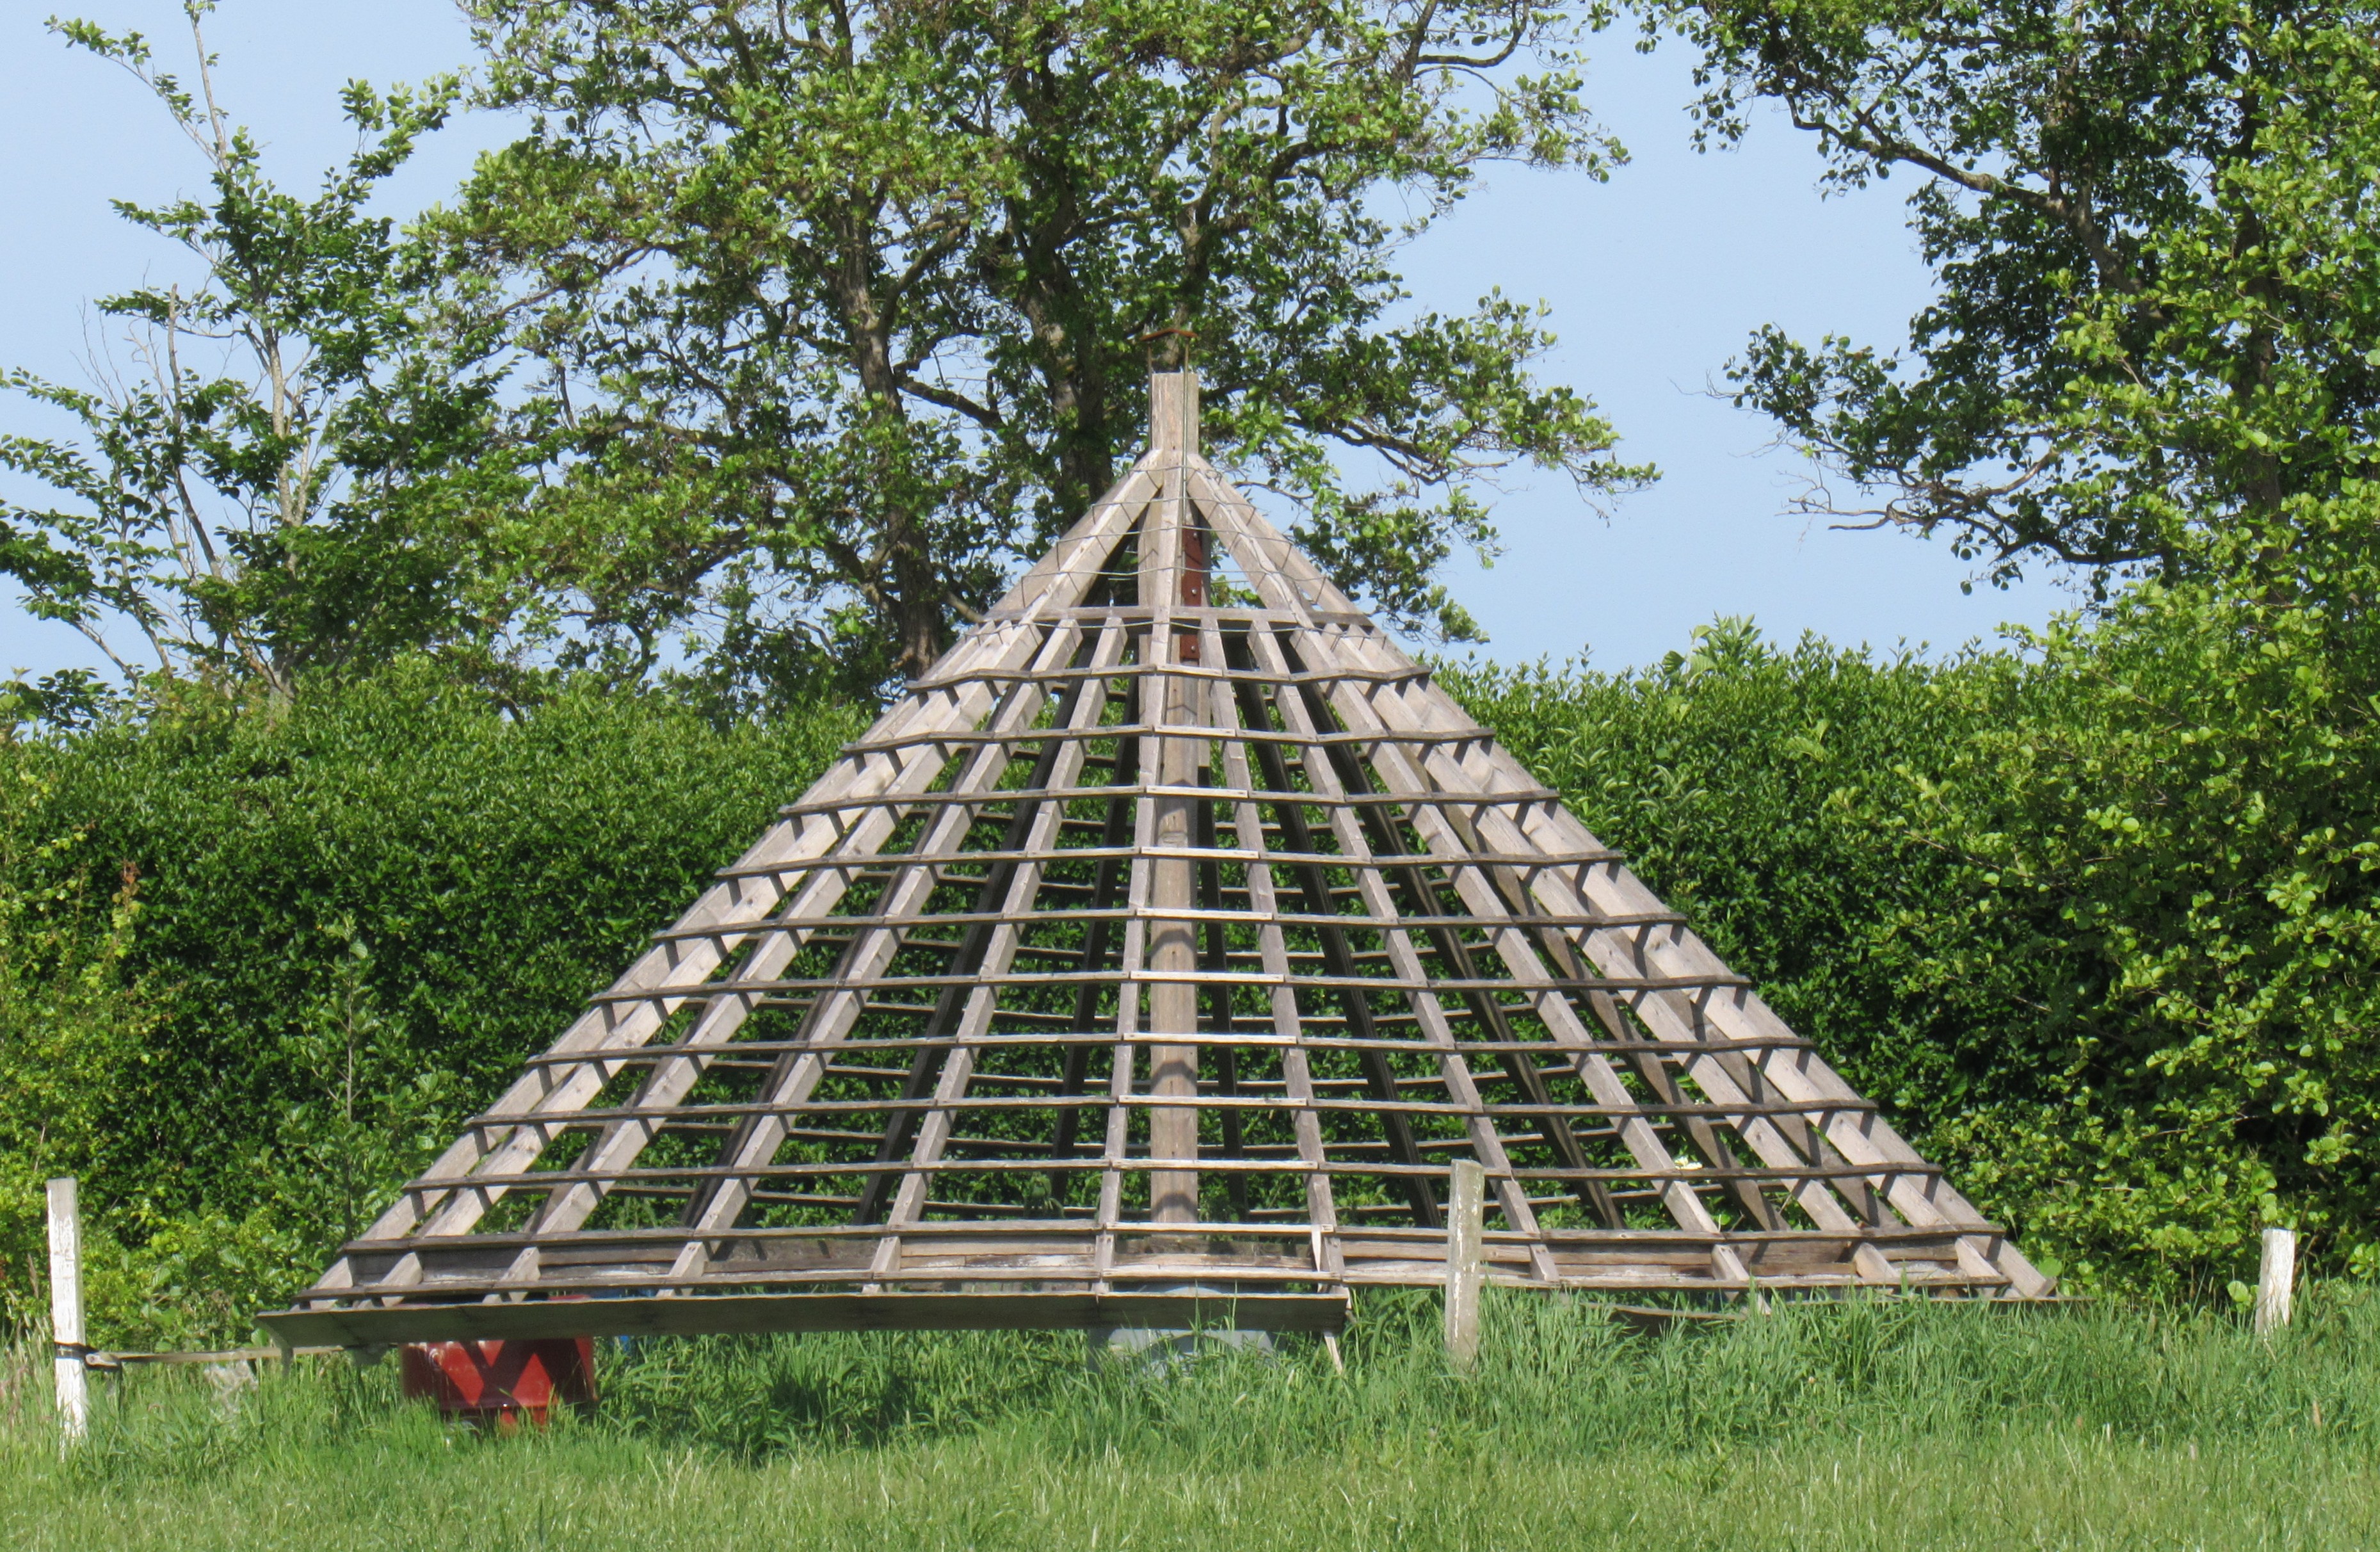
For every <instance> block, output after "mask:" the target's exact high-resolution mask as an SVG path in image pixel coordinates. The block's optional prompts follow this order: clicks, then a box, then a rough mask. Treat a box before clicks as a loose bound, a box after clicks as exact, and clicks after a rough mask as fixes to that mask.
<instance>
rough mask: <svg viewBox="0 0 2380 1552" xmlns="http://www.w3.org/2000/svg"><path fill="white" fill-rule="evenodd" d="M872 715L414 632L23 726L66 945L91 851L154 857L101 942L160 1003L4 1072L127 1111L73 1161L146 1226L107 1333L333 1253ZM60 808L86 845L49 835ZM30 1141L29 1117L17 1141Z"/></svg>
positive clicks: (87, 921)
mask: <svg viewBox="0 0 2380 1552" xmlns="http://www.w3.org/2000/svg"><path fill="white" fill-rule="evenodd" d="M854 731H856V725H855V721H854V719H853V718H852V717H851V716H850V715H846V714H845V713H844V712H843V711H842V710H840V709H838V708H835V707H832V706H823V707H820V708H817V709H816V710H814V711H813V712H812V714H811V715H808V716H807V717H805V718H801V719H798V720H791V721H788V722H785V723H783V724H781V725H779V726H778V727H774V728H771V729H769V730H761V729H758V728H753V727H735V728H731V729H727V730H721V729H719V728H717V727H714V726H713V725H711V724H710V723H707V722H705V721H703V720H702V719H701V718H699V717H698V716H697V715H694V714H693V713H691V712H689V711H686V710H685V709H684V708H682V707H680V706H678V705H676V704H675V703H668V702H664V701H662V700H660V699H657V698H650V697H637V696H621V695H616V694H604V693H601V692H599V691H596V690H587V691H584V692H565V693H564V694H562V695H560V696H559V697H558V698H557V699H556V700H555V701H554V702H553V703H552V704H551V705H548V706H546V707H544V708H543V709H541V710H540V712H539V713H537V714H536V715H533V716H529V717H527V718H523V719H514V718H509V717H506V716H505V715H502V714H500V713H498V712H495V711H493V710H491V709H489V708H488V707H486V706H485V705H484V704H483V703H480V702H479V701H477V700H476V699H475V698H473V697H472V696H470V695H469V694H468V693H465V692H462V691H456V690H449V689H446V688H443V685H442V683H441V680H440V678H439V676H438V674H437V671H436V670H435V669H434V668H433V667H432V666H431V665H428V664H426V663H421V662H413V663H410V664H407V665H405V666H401V667H400V669H399V670H398V671H396V672H395V673H393V674H391V675H388V676H384V677H383V678H376V679H372V680H367V681H363V682H360V683H358V684H356V685H353V686H350V687H346V688H344V689H342V688H336V687H333V686H328V685H324V686H319V687H315V688H312V689H305V690H301V692H300V693H299V695H298V696H297V698H296V700H295V701H294V702H292V703H278V702H274V701H272V700H261V701H256V702H235V701H228V700H224V699H221V698H217V697H213V696H209V695H203V694H200V693H197V692H190V693H187V694H182V695H177V696H176V697H175V698H172V699H169V700H167V701H165V702H164V703H158V704H155V705H153V706H152V707H151V708H150V709H149V714H148V715H147V717H146V718H145V719H144V720H140V721H116V722H111V723H108V724H105V725H103V726H102V727H98V728H96V729H93V730H91V731H90V732H87V733H84V734H81V735H79V736H76V737H74V738H72V739H66V740H62V741H56V742H52V743H45V744H31V745H19V746H17V747H15V748H13V749H8V750H5V751H0V774H5V775H6V777H7V779H9V780H12V781H21V782H26V783H30V784H31V785H30V786H29V788H27V790H28V791H29V792H30V793H32V794H33V796H31V797H29V798H27V799H25V800H23V801H22V802H21V803H20V805H19V808H18V812H17V813H14V814H12V815H11V822H10V824H9V825H7V827H6V830H5V832H0V834H5V836H6V844H8V845H10V846H12V847H16V848H18V856H17V858H16V860H15V861H14V862H12V865H11V867H10V869H9V874H8V880H9V886H11V887H14V888H17V889H18V890H20V891H23V892H24V893H25V895H26V896H27V897H28V898H33V899H36V900H45V899H48V898H52V897H53V896H55V895H57V894H58V892H59V891H62V890H63V891H67V894H66V895H63V896H59V897H58V898H60V901H61V903H60V904H58V905H56V906H54V907H49V908H46V909H48V910H50V911H51V913H52V914H53V915H55V916H56V917H58V919H59V922H60V925H59V926H58V928H57V932H58V933H59V935H61V941H62V942H70V943H73V944H76V945H79V947H75V948H74V950H73V952H75V953H77V954H79V955H81V956H83V958H82V959H79V960H71V961H69V963H70V965H71V964H84V965H88V964H93V963H96V962H97V960H96V959H95V958H94V957H95V956H98V955H99V954H100V953H101V952H102V950H101V948H100V947H93V945H94V944H100V943H103V942H106V941H112V940H105V939H104V938H103V930H104V927H105V923H106V922H107V920H108V917H107V915H106V910H105V909H103V906H102V904H101V901H100V900H99V899H92V898H88V897H89V896H90V895H91V890H89V889H87V888H83V886H81V885H79V883H78V882H77V881H78V879H79V876H80V875H79V874H78V873H76V872H75V869H76V868H77V867H88V868H91V869H93V870H96V871H97V873H98V874H99V875H100V876H102V877H104V878H107V879H111V880H112V879H115V877H117V876H118V875H119V874H120V875H121V876H122V877H123V878H125V879H127V880H128V881H129V880H138V881H139V883H140V892H139V897H138V907H139V920H138V923H137V926H132V925H128V926H127V928H126V929H124V930H125V931H126V932H127V933H128V937H126V938H123V939H122V940H121V941H120V942H118V943H117V944H116V946H115V947H111V948H108V949H106V952H107V953H108V954H110V955H112V956H113V958H112V959H109V960H108V961H107V962H108V963H109V964H110V965H114V966H116V967H118V968H117V969H115V970H114V971H111V973H113V974H116V975H118V976H119V977H120V979H121V980H122V983H123V984H124V985H126V986H134V987H138V988H139V989H140V998H139V999H138V1001H137V1003H136V1004H135V1006H137V1007H138V1008H139V1009H140V1021H139V1023H138V1024H137V1025H136V1026H133V1027H131V1028H129V1029H128V1030H126V1031H125V1032H124V1033H122V1034H120V1035H117V1036H114V1037H112V1038H114V1039H115V1042H116V1043H115V1044H114V1045H108V1046H106V1048H105V1049H106V1051H107V1052H109V1053H114V1054H111V1055H109V1056H108V1057H107V1058H106V1061H105V1063H104V1065H103V1069H102V1068H98V1067H92V1066H91V1063H92V1062H96V1061H98V1060H99V1058H98V1057H91V1058H88V1059H86V1060H85V1061H84V1065H83V1066H82V1067H76V1068H70V1067H66V1066H57V1067H55V1069H53V1067H52V1066H50V1065H48V1064H47V1060H46V1058H44V1059H43V1060H42V1061H35V1062H33V1063H31V1064H30V1067H29V1068H27V1069H25V1071H24V1073H23V1075H22V1076H18V1077H10V1076H9V1075H8V1074H0V1081H7V1082H42V1083H53V1082H54V1083H56V1084H58V1085H62V1086H70V1088H71V1099H72V1106H81V1107H83V1109H81V1110H75V1109H73V1107H72V1106H67V1108H66V1109H64V1110H62V1112H61V1113H62V1114H85V1113H87V1114H89V1115H91V1116H92V1117H94V1118H100V1119H98V1120H97V1121H95V1122H94V1124H92V1125H91V1126H89V1127H87V1128H86V1129H85V1132H83V1133H78V1135H79V1136H84V1137H85V1141H83V1142H82V1143H79V1144H78V1152H77V1154H76V1155H73V1156H72V1164H73V1167H75V1168H76V1170H77V1172H79V1173H81V1174H83V1175H84V1177H85V1179H86V1187H85V1190H86V1194H87V1200H89V1201H90V1202H91V1204H92V1211H93V1215H94V1217H95V1219H96V1222H97V1226H98V1228H99V1229H100V1230H101V1231H102V1232H103V1233H104V1234H107V1235H112V1236H114V1237H115V1240H118V1241H120V1242H121V1243H122V1244H123V1245H125V1246H127V1247H130V1248H129V1249H128V1250H127V1251H126V1252H125V1255H126V1256H127V1257H128V1258H129V1259H127V1260H125V1261H123V1262H122V1263H121V1265H119V1266H117V1267H116V1269H115V1270H114V1271H103V1272H101V1273H98V1274H95V1279H98V1280H102V1281H104V1279H106V1278H115V1283H113V1284H110V1285H109V1286H111V1287H120V1289H121V1290H122V1297H121V1298H120V1299H116V1298H115V1296H114V1295H112V1294H108V1293H107V1292H106V1291H105V1289H102V1290H101V1291H100V1292H99V1293H96V1294H95V1298H97V1299H98V1300H99V1303H100V1314H99V1315H98V1316H95V1319H99V1320H101V1322H102V1324H101V1326H100V1329H101V1330H102V1332H103V1335H102V1337H101V1339H102V1340H120V1339H124V1338H122V1336H121V1335H119V1333H121V1332H122V1331H124V1330H125V1329H126V1326H125V1325H124V1324H123V1323H125V1322H138V1323H144V1324H141V1325H140V1326H138V1327H137V1328H138V1329H150V1330H154V1329H161V1328H164V1327H167V1326H170V1327H173V1328H175V1329H176V1330H178V1331H183V1332H186V1333H190V1332H203V1333H209V1334H212V1335H214V1336H216V1337H228V1338H234V1339H239V1338H245V1336H246V1314H247V1312H249V1311H250V1310H253V1309H255V1308H257V1307H260V1306H261V1305H264V1304H267V1303H270V1302H272V1301H275V1300H277V1299H280V1298H283V1297H285V1296H286V1294H287V1293H288V1292H289V1291H290V1290H291V1289H293V1288H294V1287H297V1286H302V1285H303V1283H304V1282H306V1281H309V1280H310V1279H311V1277H313V1275H314V1274H315V1273H316V1272H318V1271H319V1270H320V1269H321V1265H322V1261H323V1259H324V1255H325V1252H326V1250H327V1248H328V1247H329V1246H330V1245H332V1244H334V1243H335V1242H336V1240H338V1239H339V1238H341V1237H343V1235H344V1234H345V1233H346V1232H347V1231H348V1230H349V1229H350V1228H352V1227H354V1226H356V1225H357V1224H358V1223H360V1222H366V1221H369V1219H370V1216H374V1215H375V1214H376V1212H377V1210H378V1207H379V1206H380V1204H382V1202H383V1200H384V1198H385V1196H386V1193H387V1192H388V1191H389V1190H391V1189H392V1188H393V1187H394V1186H395V1184H396V1183H397V1182H398V1181H400V1180H402V1179H405V1178H406V1177H407V1176H408V1175H410V1174H411V1173H413V1172H414V1171H415V1170H416V1169H418V1168H419V1167H420V1165H421V1164H423V1163H424V1162H426V1161H427V1159H428V1158H429V1157H431V1155H434V1154H435V1153H436V1152H437V1151H438V1150H439V1149H440V1148H442V1147H443V1146H444V1145H445V1143H447V1142H448V1141H450V1140H451V1136H452V1132H453V1130H454V1128H455V1125H456V1124H457V1123H458V1122H459V1121H460V1119H461V1118H462V1117H463V1116H464V1115H465V1114H468V1111H469V1109H470V1108H471V1107H472V1106H476V1105H477V1104H479V1103H480V1102H482V1101H484V1099H485V1098H486V1097H487V1096H488V1095H489V1094H491V1093H492V1091H493V1089H494V1088H496V1087H497V1086H500V1085H501V1083H502V1082H504V1080H506V1079H507V1078H509V1077H510V1075H511V1074H512V1073H513V1071H514V1070H515V1069H516V1067H517V1064H518V1062H519V1060H520V1058H521V1057H522V1056H523V1055H524V1054H526V1053H528V1052H530V1051H533V1050H536V1049H539V1048H540V1047H542V1046H543V1045H545V1044H547V1043H548V1042H549V1041H551V1040H552V1039H553V1035H554V1034H555V1033H557V1032H558V1031H559V1030H560V1029H561V1028H562V1027H563V1026H564V1025H565V1023H566V1022H567V1021H568V1020H569V1019H570V1018H571V1016H572V1015H573V1014H574V1012H575V1011H576V1009H577V1007H578V1006H579V1005H580V1003H581V1001H582V999H584V998H585V997H586V996H589V994H590V993H592V992H594V991H596V990H598V989H599V988H600V987H601V985H602V984H604V983H606V982H607V981H608V980H609V979H610V978H611V977H612V976H613V974H614V973H616V972H617V971H618V969H619V967H620V966H621V965H623V964H625V962H626V961H627V959H628V958H629V957H630V956H631V955H632V954H633V952H634V951H635V949H636V947H637V946H638V945H639V944H640V943H641V942H642V940H643V939H644V937H645V935H647V934H649V933H650V932H652V931H654V930H655V929H656V928H657V927H659V926H661V925H662V923H665V922H666V921H667V920H668V918H669V917H670V916H671V915H672V914H673V913H674V912H675V911H676V910H679V909H681V908H682V907H683V905H684V904H685V903H686V901H687V900H689V899H691V898H693V896H694V894H695V892H696V891H697V889H698V887H699V886H700V884H701V882H702V881H703V880H704V879H705V878H706V877H707V876H708V875H709V874H710V871H711V870H712V869H714V868H716V867H717V866H719V865H720V863H721V862H722V859H724V858H726V857H729V856H732V855H734V854H735V852H736V851H737V850H739V849H741V848H742V847H743V846H745V845H747V844H748V842H749V841H750V840H751V838H752V837H754V836H756V835H758V834H759V831H760V829H761V827H762V826H763V825H765V824H766V822H767V820H768V818H769V816H770V815H771V813H773V812H774V810H775V809H776V807H777V806H778V805H779V804H782V803H784V802H787V801H790V800H792V799H793V798H795V797H796V796H798V795H799V793H800V792H801V790H802V788H804V787H806V786H807V784H808V782H809V781H810V779H811V778H812V776H814V775H815V774H816V773H817V771H818V770H819V769H820V768H821V767H822V766H823V765H824V764H825V762H826V760H827V759H828V758H829V757H830V756H831V755H832V752H833V751H834V750H835V748H836V747H838V745H839V744H840V743H841V742H842V741H843V740H844V739H845V738H847V737H849V736H850V735H851V734H852V733H853V732H854ZM54 835H66V836H72V837H75V839H74V842H73V845H72V848H71V849H70V851H65V852H58V851H44V850H39V849H34V848H31V847H28V846H27V845H26V844H25V843H24V841H23V838H22V837H44V836H54ZM76 889H82V894H81V895H79V896H77V895H75V894H73V893H72V891H74V890H76ZM78 899H79V900H80V905H79V910H68V909H67V908H68V907H70V906H73V905H75V903H76V901H77V900H78ZM129 903H130V900H129V897H127V901H126V906H125V907H124V909H128V908H129ZM78 934H79V935H78ZM18 962H19V961H18V959H17V958H16V957H15V956H14V955H12V956H11V959H10V960H9V963H10V964H11V965H12V966H14V965H16V964H18ZM36 968H38V966H37V967H36ZM28 973H30V972H28ZM44 973H47V972H44ZM41 984H42V985H47V984H50V983H49V982H46V981H45V982H42V983H41ZM75 984H77V985H79V984H81V983H79V982H78V983H75ZM96 995H97V994H93V996H96ZM109 995H110V996H116V995H117V994H115V993H110V994H109ZM123 995H126V996H128V995H129V994H123ZM98 1006H100V1007H101V1008H103V1009H105V1008H115V1007H116V1006H117V1004H116V1003H115V1002H107V1001H104V1000H103V1001H102V1002H101V1003H100V1004H98ZM94 1016H95V1015H94ZM115 1016H116V1017H119V1018H122V1017H125V1015H121V1014H118V1015H115ZM62 1027H65V1026H62ZM73 1027H77V1028H79V1027H80V1026H73ZM51 1038H54V1039H60V1040H62V1039H65V1038H67V1036H66V1035H64V1034H61V1035H58V1036H55V1037H51ZM15 1070H16V1069H15V1068H14V1067H13V1065H12V1068H11V1071H12V1072H13V1071H15ZM54 1070H55V1076H50V1075H49V1074H51V1073H52V1072H53V1071H54ZM36 1113H37V1112H35V1111H32V1110H28V1109H19V1108H18V1107H17V1106H15V1105H14V1104H12V1105H11V1106H9V1107H8V1108H7V1110H6V1115H7V1116H8V1117H9V1118H10V1122H9V1124H11V1125H14V1126H18V1127H29V1125H30V1123H28V1122H26V1121H21V1120H18V1119H17V1118H20V1117H30V1116H31V1115H33V1114H36ZM22 1148H23V1144H22V1143H19V1142H18V1141H17V1140H16V1139H15V1137H14V1134H11V1140H10V1144H9V1146H8V1148H7V1150H6V1156H7V1157H9V1158H11V1159H12V1160H13V1159H15V1158H17V1157H18V1156H19V1155H21V1153H22ZM45 1156H46V1157H47V1158H49V1159H51V1160H53V1161H56V1160H65V1159H67V1156H68V1155H62V1154H55V1153H54V1154H52V1155H45ZM10 1167H12V1168H14V1167H16V1166H15V1165H14V1164H12V1165H11V1166H10ZM41 1167H52V1166H51V1165H46V1164H45V1165H42V1166H41ZM35 1168H36V1166H35V1165H33V1164H30V1163H28V1164H26V1165H25V1166H24V1167H23V1172H25V1173H27V1175H28V1178H30V1172H31V1171H33V1170H34V1169H35ZM11 1221H12V1223H13V1224H14V1226H15V1228H14V1229H13V1230H12V1231H13V1232H18V1233H20V1234H21V1233H22V1232H31V1233H34V1234H36V1235H38V1227H37V1226H36V1227H35V1228H30V1229H26V1228H25V1227H24V1225H25V1222H26V1220H24V1219H22V1218H21V1217H14V1216H12V1219H11ZM12 1242H13V1241H12ZM95 1259H96V1260H97V1261H98V1262H100V1263H101V1264H102V1265H103V1266H104V1265H106V1264H107V1263H108V1253H96V1255H95ZM110 1323H113V1324H110Z"/></svg>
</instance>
